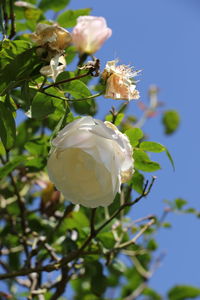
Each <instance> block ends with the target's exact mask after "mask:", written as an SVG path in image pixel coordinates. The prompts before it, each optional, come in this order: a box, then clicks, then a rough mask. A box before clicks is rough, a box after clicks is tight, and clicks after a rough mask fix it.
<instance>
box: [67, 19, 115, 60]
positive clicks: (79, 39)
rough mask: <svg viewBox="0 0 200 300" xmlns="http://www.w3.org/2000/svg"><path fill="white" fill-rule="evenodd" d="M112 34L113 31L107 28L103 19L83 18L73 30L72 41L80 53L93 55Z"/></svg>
mask: <svg viewBox="0 0 200 300" xmlns="http://www.w3.org/2000/svg"><path fill="white" fill-rule="evenodd" d="M111 34H112V30H111V29H110V28H108V27H107V24H106V20H105V19H104V18H103V17H93V16H82V17H79V18H78V20H77V25H76V26H75V27H74V29H73V32H72V41H73V43H74V45H75V46H76V48H77V50H78V52H79V53H81V54H83V53H87V54H93V53H95V52H96V51H97V50H99V49H100V48H101V46H102V45H103V43H104V42H105V41H106V40H107V39H108V38H109V37H110V36H111Z"/></svg>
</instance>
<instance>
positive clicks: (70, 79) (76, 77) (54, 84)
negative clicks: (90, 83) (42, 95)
mask: <svg viewBox="0 0 200 300" xmlns="http://www.w3.org/2000/svg"><path fill="white" fill-rule="evenodd" d="M89 75H90V72H87V73H85V74H81V75H78V76H75V77H72V78H68V79H64V80H61V81H58V82H55V83H52V84H49V85H47V86H45V87H43V88H42V89H41V91H44V90H46V89H49V88H50V87H52V86H58V85H60V84H62V83H66V82H70V81H73V80H77V79H80V78H83V77H86V76H89Z"/></svg>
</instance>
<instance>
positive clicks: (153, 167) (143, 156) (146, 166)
mask: <svg viewBox="0 0 200 300" xmlns="http://www.w3.org/2000/svg"><path fill="white" fill-rule="evenodd" d="M133 158H134V160H135V168H136V169H139V170H141V171H144V172H154V171H157V170H160V165H159V164H158V163H157V162H154V161H151V160H150V158H149V156H148V155H147V153H146V152H144V151H143V150H140V149H137V150H135V151H134V152H133Z"/></svg>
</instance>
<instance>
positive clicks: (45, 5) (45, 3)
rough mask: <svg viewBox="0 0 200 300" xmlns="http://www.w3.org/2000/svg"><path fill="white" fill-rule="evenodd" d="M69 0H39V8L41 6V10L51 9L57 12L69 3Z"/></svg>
mask: <svg viewBox="0 0 200 300" xmlns="http://www.w3.org/2000/svg"><path fill="white" fill-rule="evenodd" d="M69 2H70V0H59V1H52V0H42V1H41V2H40V5H39V8H41V9H42V10H43V11H47V10H49V9H52V10H54V11H55V12H59V11H60V10H62V9H63V8H65V7H66V6H67V5H68V4H69Z"/></svg>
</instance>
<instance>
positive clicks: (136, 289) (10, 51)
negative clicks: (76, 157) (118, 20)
mask: <svg viewBox="0 0 200 300" xmlns="http://www.w3.org/2000/svg"><path fill="white" fill-rule="evenodd" d="M68 2H69V1H68V0H62V1H55V0H41V1H40V2H39V3H38V1H34V0H30V1H27V2H26V3H27V5H23V4H21V6H15V7H14V2H13V1H5V0H4V1H2V4H1V14H0V16H1V17H0V28H1V31H2V37H3V40H2V42H1V45H0V65H1V71H0V159H1V163H0V164H1V165H0V167H1V170H0V184H1V193H0V207H1V210H0V216H1V223H0V226H1V227H0V265H1V270H2V272H3V273H2V274H0V280H2V282H4V283H5V285H4V284H3V286H1V287H0V297H1V298H2V299H8V298H9V297H10V298H11V299H22V298H23V297H28V299H37V297H39V296H40V298H39V299H51V300H53V299H58V297H60V296H61V295H62V294H63V293H64V291H65V287H66V285H67V283H68V282H70V283H71V287H72V289H73V299H82V300H90V299H91V300H95V299H102V300H103V299H105V300H106V299H110V298H111V299H127V300H128V299H136V298H137V297H139V296H140V295H143V299H152V300H153V299H155V300H157V299H162V297H161V296H160V295H159V294H158V293H156V292H155V291H154V290H152V289H150V288H149V287H148V281H149V279H150V278H151V276H152V275H153V273H154V270H155V269H156V268H157V266H158V264H159V261H160V259H161V258H160V257H158V258H157V259H153V257H154V252H155V250H156V249H157V247H158V246H157V244H156V241H155V238H154V233H155V231H156V230H158V229H159V228H160V227H161V226H164V227H167V226H166V224H165V223H164V222H163V217H162V216H161V218H156V217H155V216H153V215H152V216H147V217H144V218H141V219H140V220H134V221H133V220H132V219H131V218H130V217H129V213H130V209H131V206H132V205H135V204H137V203H138V202H139V201H140V200H142V199H144V198H145V197H146V196H147V195H148V193H149V192H150V190H151V188H152V185H153V182H154V180H155V178H153V179H152V181H151V182H150V183H148V182H147V181H146V179H145V176H146V175H145V172H155V171H157V170H159V169H160V165H159V163H158V162H155V161H152V160H151V158H150V156H149V153H151V152H155V153H160V152H165V153H166V155H167V156H168V158H169V160H170V161H171V163H172V166H173V167H174V164H173V160H172V158H171V155H170V154H169V152H168V150H167V149H166V147H165V146H163V145H161V144H159V143H156V142H150V141H146V138H145V135H144V133H143V131H142V130H141V129H140V128H138V126H137V124H138V123H137V122H138V120H137V119H136V117H135V116H133V115H131V116H126V115H125V109H127V108H128V104H125V105H122V106H121V107H120V108H119V110H118V111H116V110H114V109H113V110H111V112H110V114H108V115H107V116H106V117H105V119H106V120H109V121H111V122H112V123H114V124H115V125H116V126H120V129H121V131H122V132H124V133H125V134H126V135H127V136H128V137H129V139H130V142H131V145H132V147H133V149H134V160H135V168H136V170H135V173H134V175H133V178H132V180H131V181H130V182H129V183H128V184H125V185H123V187H122V193H121V195H117V196H116V199H115V201H114V202H113V204H112V205H110V206H109V207H108V209H103V208H98V209H97V210H89V209H86V208H84V207H81V208H79V209H78V210H77V208H76V207H74V206H73V205H72V204H70V203H68V202H67V201H66V200H65V201H64V199H63V198H62V195H60V193H59V192H58V191H56V190H55V187H54V186H53V185H52V184H51V183H50V182H49V180H48V178H47V177H46V175H45V174H46V173H45V167H46V161H47V157H48V153H49V150H50V144H51V140H52V138H53V137H54V136H55V135H56V133H57V132H58V131H59V130H60V129H61V128H63V127H64V126H65V125H66V124H68V123H70V122H72V121H73V120H74V119H75V118H76V117H77V115H85V114H87V115H91V116H94V115H95V113H96V112H97V105H96V101H95V97H96V94H94V91H98V92H102V91H103V90H104V86H103V84H102V83H101V80H99V82H97V83H96V85H95V86H94V89H93V90H90V89H89V88H88V83H89V82H90V80H91V79H92V76H90V75H88V74H87V76H85V75H84V74H85V73H86V71H85V70H81V71H80V70H77V69H75V70H72V71H65V72H63V73H61V74H60V75H59V76H58V77H57V79H56V83H54V84H52V82H51V81H49V80H48V79H47V78H45V77H43V76H42V75H41V74H40V72H39V70H40V68H41V67H42V66H43V65H44V62H43V61H42V60H41V58H40V57H38V55H37V51H36V48H35V46H34V45H33V44H31V42H30V40H29V37H28V33H27V31H28V30H29V31H34V29H35V26H36V24H37V23H38V22H48V21H47V20H46V16H45V14H46V12H48V11H49V10H51V12H54V13H55V18H56V21H57V22H58V23H59V25H61V26H64V27H67V28H70V27H73V26H74V25H75V24H76V19H77V17H78V16H80V15H86V14H89V13H90V9H79V10H76V11H73V10H65V11H64V12H61V13H59V12H60V11H62V10H63V9H64V8H65V7H66V6H67V4H68ZM13 10H14V11H15V21H16V22H15V25H16V26H15V27H14V26H13V22H14V17H13V14H12V12H13ZM6 16H7V17H6ZM14 29H16V32H17V33H16V34H15V32H14ZM8 32H9V33H10V37H14V39H13V40H10V39H6V38H5V36H6V34H7V33H8ZM66 54H67V56H66V60H67V64H68V65H69V64H70V63H71V62H72V61H73V60H74V59H75V57H76V56H77V53H76V51H75V49H74V48H73V46H70V47H69V48H67V50H66ZM82 75H83V76H82ZM75 77H78V79H76V80H73V81H72V80H70V79H71V78H75ZM63 80H64V81H65V82H64V83H62V84H60V82H61V81H62V82H63ZM47 87H48V88H47ZM150 110H152V108H151V107H150V108H148V109H147V111H145V116H149V114H150ZM147 112H148V114H147ZM151 113H152V111H151ZM18 114H19V115H20V116H21V118H23V121H22V122H20V123H17V125H16V117H17V115H18ZM178 121H179V119H178V116H177V114H176V112H173V111H168V112H166V113H165V114H164V116H163V124H164V126H165V131H166V133H167V134H171V133H173V132H174V131H175V130H176V129H177V127H178ZM132 190H134V191H135V193H134V195H136V196H135V199H133V197H132ZM183 204H185V203H183V202H181V200H180V199H179V200H176V208H177V209H181V208H182V206H183ZM170 207H171V206H170ZM190 212H191V211H190ZM102 220H103V221H102ZM141 236H142V238H141V239H140V240H139V241H138V239H139V237H141ZM47 272H49V273H50V279H49V277H48V276H47ZM58 272H59V276H58ZM16 291H17V292H16ZM38 295H39V296H38ZM198 296H199V290H198V289H195V288H192V287H180V286H178V287H175V288H173V289H172V290H171V291H170V292H169V294H168V297H169V299H170V300H181V299H187V298H192V297H193V298H194V297H198ZM59 299H61V298H59Z"/></svg>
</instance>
